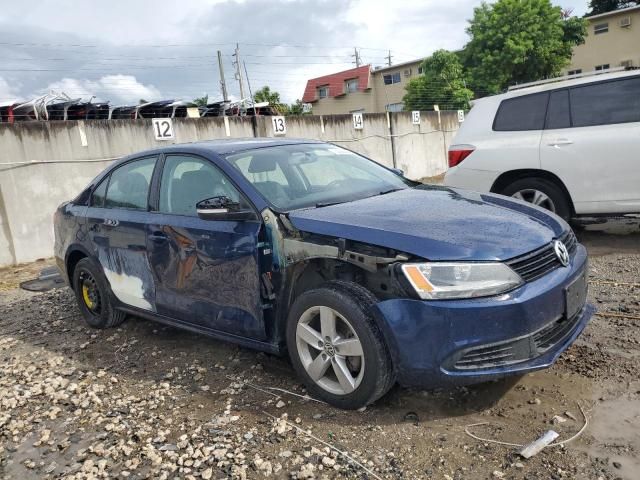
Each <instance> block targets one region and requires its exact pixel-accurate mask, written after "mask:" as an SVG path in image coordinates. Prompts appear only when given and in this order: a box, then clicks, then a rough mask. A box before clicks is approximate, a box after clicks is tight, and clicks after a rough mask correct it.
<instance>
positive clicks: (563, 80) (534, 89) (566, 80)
mask: <svg viewBox="0 0 640 480" xmlns="http://www.w3.org/2000/svg"><path fill="white" fill-rule="evenodd" d="M638 75H640V70H627V71H623V72H611V73H602V74H589V75H585V76H579V77H577V78H570V77H559V78H558V81H549V82H548V83H540V84H538V85H532V86H530V87H523V88H513V89H512V90H509V91H507V92H504V93H499V94H497V95H491V96H488V97H482V98H478V99H477V100H473V101H472V102H473V104H475V103H476V102H485V101H487V100H494V101H496V102H499V101H501V100H504V99H505V98H513V97H520V96H522V95H529V94H531V93H538V92H546V91H548V90H559V89H562V88H567V87H575V86H577V85H585V84H589V83H596V82H602V81H605V80H617V79H622V78H626V77H634V76H638Z"/></svg>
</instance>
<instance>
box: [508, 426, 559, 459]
mask: <svg viewBox="0 0 640 480" xmlns="http://www.w3.org/2000/svg"><path fill="white" fill-rule="evenodd" d="M559 436H560V435H559V434H558V432H554V431H553V430H548V431H546V432H545V433H544V435H542V436H541V437H540V438H538V439H537V440H535V441H533V442H531V443H529V444H528V445H525V446H524V447H522V450H520V452H518V453H519V454H520V456H522V457H523V458H531V457H533V456H534V455H537V454H538V453H540V452H541V451H542V449H543V448H544V447H546V446H547V445H549V444H550V443H551V442H553V441H554V440H555V439H556V438H558V437H559Z"/></svg>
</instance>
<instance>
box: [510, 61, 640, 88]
mask: <svg viewBox="0 0 640 480" xmlns="http://www.w3.org/2000/svg"><path fill="white" fill-rule="evenodd" d="M626 70H635V68H634V67H614V68H608V69H606V70H593V71H591V72H585V73H576V74H574V75H564V76H562V77H554V78H547V79H546V80H537V81H535V82H527V83H520V84H517V85H511V86H510V87H509V88H507V91H508V92H511V91H513V90H520V89H521V88H527V87H533V86H535V85H544V84H546V83H554V82H562V81H564V80H575V79H576V78H584V77H591V76H594V75H602V74H604V73H614V72H624V71H626Z"/></svg>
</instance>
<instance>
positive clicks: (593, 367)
mask: <svg viewBox="0 0 640 480" xmlns="http://www.w3.org/2000/svg"><path fill="white" fill-rule="evenodd" d="M582 238H583V240H584V241H585V243H586V244H587V246H588V248H589V249H590V253H591V254H592V257H591V275H590V280H591V291H590V298H591V301H592V302H594V303H595V304H596V305H597V307H598V309H599V312H600V314H599V315H598V316H596V317H594V320H593V321H592V323H591V324H590V325H589V327H588V328H587V330H586V331H585V333H584V334H583V335H582V337H581V338H580V340H579V341H578V342H577V343H576V344H575V345H574V346H573V347H572V348H570V349H569V350H568V351H567V352H565V353H564V354H563V355H562V357H561V359H560V361H559V362H558V363H557V364H556V365H555V366H554V367H553V368H551V369H549V370H547V371H544V372H538V373H535V374H530V375H527V376H524V377H519V378H515V379H509V380H505V381H500V382H494V383H490V384H484V385H478V386H474V387H472V388H459V389H455V390H436V391H413V390H407V389H401V388H398V387H396V388H395V389H394V390H393V391H392V392H390V393H389V394H388V395H387V396H385V397H384V398H383V399H381V400H380V401H378V402H377V403H376V404H375V405H373V406H370V407H368V408H367V409H366V410H364V411H357V412H347V411H341V410H337V409H334V408H332V407H329V406H327V405H324V404H321V403H318V402H316V401H313V400H309V399H305V398H301V397H300V396H303V395H304V393H305V392H304V389H303V388H302V386H301V385H300V384H299V383H298V381H297V380H296V378H295V376H294V374H293V371H292V369H291V368H290V366H289V364H288V363H287V362H286V361H285V360H283V359H279V358H275V357H270V356H267V355H264V354H261V353H256V352H254V351H250V350H246V349H243V348H239V347H236V346H233V345H230V344H226V343H223V342H218V341H215V340H211V339H207V338H203V337H199V336H196V335H193V334H190V333H185V332H182V331H179V330H176V329H173V328H168V327H164V326H161V325H159V324H155V323H153V322H149V321H146V320H142V319H139V318H130V319H129V320H128V321H127V322H125V323H124V324H123V325H122V326H121V327H119V328H117V329H114V330H106V331H97V330H92V329H89V328H87V327H86V326H85V324H84V323H83V322H82V320H81V318H80V315H79V314H78V312H77V309H76V306H75V302H74V299H73V296H72V294H71V292H70V291H69V290H68V289H66V288H63V289H58V290H53V291H50V292H46V293H30V292H26V291H22V290H19V289H17V288H16V282H17V281H18V280H21V279H23V278H24V277H28V276H30V275H31V274H32V273H34V272H37V271H38V270H39V269H40V268H42V266H43V265H44V264H46V262H40V263H37V264H32V265H30V266H25V267H21V268H19V269H18V268H13V269H6V270H4V271H0V285H1V286H2V288H0V478H6V479H29V478H185V479H199V478H202V479H210V478H214V479H217V478H264V477H269V478H276V479H280V478H282V479H285V478H293V479H301V478H358V479H374V478H385V479H414V478H434V479H443V480H444V479H448V480H451V479H456V480H457V479H482V478H488V479H496V478H505V479H507V478H509V479H510V478H517V479H528V480H533V479H549V478H552V479H565V478H566V479H574V478H588V479H591V478H593V479H598V478H602V479H616V478H623V479H637V478H638V473H637V472H638V471H640V376H639V373H640V372H639V370H640V369H639V363H638V357H639V356H640V284H639V283H638V282H640V237H638V236H636V235H630V236H624V237H622V236H620V237H611V236H608V235H604V234H601V233H593V232H585V233H584V234H583V235H582ZM275 389H283V390H275ZM581 407H582V408H583V409H584V411H585V412H586V414H587V416H588V418H589V425H588V427H587V429H586V430H585V432H584V433H583V434H582V435H581V436H580V437H579V438H578V439H577V440H575V441H574V442H572V443H570V444H568V445H566V446H564V447H554V448H548V449H546V450H544V451H543V452H542V453H541V454H539V455H537V456H535V457H533V458H531V459H529V460H524V459H522V458H520V457H519V456H518V455H517V454H516V450H517V449H516V448H514V447H508V446H503V445H498V444H494V443H490V442H487V441H478V440H475V439H473V438H471V437H470V436H468V435H467V434H466V433H465V426H467V425H469V424H477V423H483V422H486V424H485V425H479V426H476V427H474V428H473V429H472V432H473V433H474V434H476V435H478V436H481V437H485V438H492V439H496V440H500V441H503V442H510V443H527V442H529V441H531V440H534V439H535V438H537V437H538V436H539V435H540V434H542V433H543V432H544V431H546V430H548V429H551V428H552V429H554V430H556V431H557V432H558V433H559V434H560V440H564V439H567V438H569V437H571V436H572V435H574V434H575V433H576V432H578V431H579V430H580V428H581V427H582V425H583V417H582V415H581V410H580V408H581ZM338 450H339V451H340V452H342V453H338ZM347 456H348V457H349V458H347Z"/></svg>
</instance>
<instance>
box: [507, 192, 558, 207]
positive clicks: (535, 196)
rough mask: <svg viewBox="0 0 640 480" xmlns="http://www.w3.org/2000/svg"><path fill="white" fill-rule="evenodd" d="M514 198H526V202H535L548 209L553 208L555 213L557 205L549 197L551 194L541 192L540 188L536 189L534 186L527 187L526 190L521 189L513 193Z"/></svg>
mask: <svg viewBox="0 0 640 480" xmlns="http://www.w3.org/2000/svg"><path fill="white" fill-rule="evenodd" d="M511 196H512V197H513V198H517V199H518V200H524V201H525V202H529V203H533V204H534V205H537V206H539V207H542V208H546V209H547V210H551V211H552V212H554V213H555V211H556V206H555V204H554V203H553V200H551V198H549V196H548V195H547V194H546V193H544V192H541V191H540V190H536V189H534V188H527V189H524V190H519V191H517V192H516V193H514V194H513V195H511Z"/></svg>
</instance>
